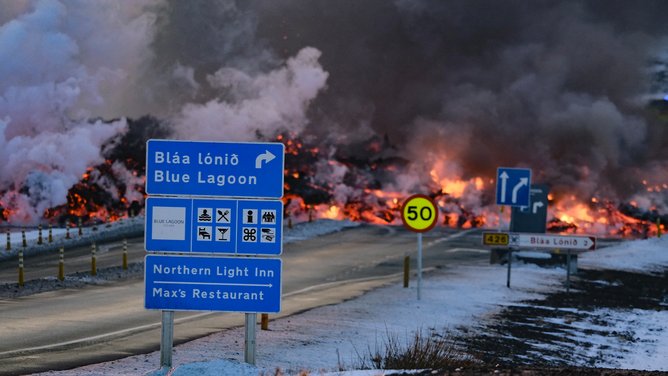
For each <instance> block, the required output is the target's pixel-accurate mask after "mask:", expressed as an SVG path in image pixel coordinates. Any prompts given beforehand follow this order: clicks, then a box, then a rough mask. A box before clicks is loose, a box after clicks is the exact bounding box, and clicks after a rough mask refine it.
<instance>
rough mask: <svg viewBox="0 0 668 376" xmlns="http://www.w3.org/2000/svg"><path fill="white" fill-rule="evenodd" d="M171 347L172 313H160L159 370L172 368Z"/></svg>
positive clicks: (172, 335)
mask: <svg viewBox="0 0 668 376" xmlns="http://www.w3.org/2000/svg"><path fill="white" fill-rule="evenodd" d="M173 345H174V311H162V331H161V335H160V368H163V367H167V368H171V367H172V347H173Z"/></svg>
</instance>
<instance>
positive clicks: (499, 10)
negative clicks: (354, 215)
mask: <svg viewBox="0 0 668 376" xmlns="http://www.w3.org/2000/svg"><path fill="white" fill-rule="evenodd" d="M256 6H257V9H258V12H259V22H258V24H257V25H258V31H257V35H258V37H260V38H265V39H266V40H267V41H269V43H270V44H271V46H272V47H273V48H274V49H275V50H276V51H278V53H279V55H280V56H281V57H287V56H291V55H292V54H294V53H295V51H298V50H299V49H300V48H302V47H304V46H314V47H316V48H318V49H319V50H320V51H322V57H321V58H320V60H319V61H320V62H321V64H322V66H323V69H324V70H325V71H327V72H328V73H329V74H330V77H329V79H328V88H327V90H326V91H325V92H324V93H321V94H320V95H319V96H318V98H317V99H316V101H315V102H314V103H313V105H312V106H311V108H310V120H311V121H310V123H309V131H310V132H312V133H313V134H316V135H319V136H322V137H326V136H327V135H330V134H331V133H335V134H336V135H337V136H338V135H345V136H346V137H350V138H355V137H356V136H357V135H361V136H362V137H365V138H366V137H368V136H369V134H370V133H375V134H378V135H387V136H388V138H389V140H390V142H391V143H392V144H395V145H397V146H399V147H400V149H402V150H403V151H404V153H405V155H406V156H407V157H408V158H409V159H411V160H412V161H413V162H415V163H416V164H420V162H421V160H425V159H428V158H429V154H430V153H433V154H442V155H446V156H447V157H448V159H450V160H453V161H456V162H457V164H458V165H459V168H460V172H461V177H462V178H464V179H470V178H472V177H477V176H481V177H484V178H485V179H486V180H488V179H490V178H493V177H494V175H495V171H496V168H497V167H498V166H510V167H515V166H522V167H531V168H532V170H533V172H534V181H535V182H537V183H547V184H550V185H552V187H553V188H552V192H554V193H555V194H556V195H557V196H560V195H563V194H566V193H568V195H571V194H576V196H577V197H578V198H579V199H581V200H585V201H587V200H590V199H591V197H606V198H610V199H629V198H630V197H631V196H632V195H633V194H635V193H638V192H639V191H641V190H644V187H642V186H639V185H638V184H639V181H642V180H643V179H650V178H651V176H649V175H650V174H649V173H648V171H647V170H648V166H651V165H652V164H656V163H664V162H666V160H667V159H668V155H667V154H666V150H668V149H667V148H666V146H668V144H667V143H668V138H667V137H665V132H666V125H665V123H661V122H658V121H656V119H654V118H652V116H650V115H648V114H647V110H646V109H645V105H646V101H643V100H641V98H642V96H643V95H645V94H648V93H649V92H650V90H651V89H652V84H653V83H652V81H651V79H652V76H651V75H650V74H649V73H648V69H649V64H650V62H651V61H652V60H653V59H656V56H657V55H658V52H659V51H660V50H659V49H658V48H659V47H660V43H661V42H662V41H661V38H663V37H665V36H666V35H668V23H666V22H665V19H667V18H666V17H668V7H666V6H665V3H663V2H661V1H648V2H642V3H635V2H628V1H570V2H564V1H531V2H526V1H504V2H498V1H470V0H462V1H447V2H430V1H419V0H406V1H404V0H397V1H394V2H388V1H363V2H360V1H354V0H350V1H335V2H332V1H326V0H322V1H313V0H301V1H300V0H297V1H295V0H290V1H287V0H285V1H280V0H279V1H276V0H271V1H269V0H267V1H257V2H256ZM664 42H665V40H664ZM663 46H664V52H665V47H666V44H665V43H664V45H663ZM654 89H656V87H654ZM664 90H665V87H664ZM428 178H429V177H428V176H426V179H428ZM490 197H493V196H492V195H490Z"/></svg>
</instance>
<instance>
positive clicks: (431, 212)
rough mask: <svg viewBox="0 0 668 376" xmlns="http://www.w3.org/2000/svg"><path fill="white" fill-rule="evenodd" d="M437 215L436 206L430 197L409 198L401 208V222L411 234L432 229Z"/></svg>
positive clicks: (417, 196)
mask: <svg viewBox="0 0 668 376" xmlns="http://www.w3.org/2000/svg"><path fill="white" fill-rule="evenodd" d="M438 215H439V211H438V206H436V203H435V202H434V200H433V199H432V198H431V197H429V196H425V195H413V196H411V197H409V198H408V199H406V201H405V202H404V205H403V207H402V208H401V220H402V222H403V223H404V226H406V227H408V229H409V230H411V231H413V232H427V231H429V230H431V229H432V228H434V226H436V222H437V221H438Z"/></svg>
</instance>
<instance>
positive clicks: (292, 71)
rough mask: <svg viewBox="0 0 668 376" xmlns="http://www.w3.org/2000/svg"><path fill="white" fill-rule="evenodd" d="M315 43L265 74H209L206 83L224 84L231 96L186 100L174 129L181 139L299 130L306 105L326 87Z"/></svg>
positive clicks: (228, 70)
mask: <svg viewBox="0 0 668 376" xmlns="http://www.w3.org/2000/svg"><path fill="white" fill-rule="evenodd" d="M320 55H321V53H320V51H318V50H317V49H315V48H310V47H307V48H304V49H302V50H301V51H299V53H298V54H297V56H295V57H293V58H290V59H288V60H287V62H286V64H285V66H283V67H281V68H279V69H276V70H274V71H271V72H269V73H266V74H265V73H260V74H256V75H251V74H248V73H246V72H244V71H242V70H240V69H236V68H228V67H225V68H221V69H220V70H218V71H217V72H216V73H215V74H213V75H209V76H207V81H208V84H209V85H210V86H211V87H212V88H215V89H223V90H225V91H227V92H228V96H229V95H230V94H231V95H232V96H233V97H234V100H233V101H231V102H230V101H224V100H221V99H218V98H216V99H212V100H211V101H209V102H206V103H204V104H187V105H185V106H184V107H183V109H182V111H181V113H180V115H178V117H177V118H176V120H175V123H176V125H177V126H176V128H175V130H176V133H177V135H178V136H179V137H181V138H184V139H193V138H194V139H200V140H212V139H214V140H226V141H249V140H254V139H257V136H258V134H259V135H261V136H262V137H263V138H269V139H271V138H273V137H274V136H276V135H278V134H279V133H281V132H284V131H289V132H300V131H302V130H303V129H304V126H305V125H306V109H307V108H308V105H309V103H310V102H311V101H312V100H313V99H314V98H315V97H316V95H317V94H318V92H319V91H320V90H322V89H323V88H324V87H325V82H326V81H327V76H328V74H327V72H325V71H324V70H323V69H322V67H321V66H320V64H319V63H318V58H319V57H320Z"/></svg>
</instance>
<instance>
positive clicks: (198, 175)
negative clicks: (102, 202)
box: [146, 140, 285, 198]
mask: <svg viewBox="0 0 668 376" xmlns="http://www.w3.org/2000/svg"><path fill="white" fill-rule="evenodd" d="M284 155H285V146H284V145H283V144H281V143H278V142H199V141H177V140H148V141H147V143H146V193H148V194H149V195H168V196H210V197H250V198H281V197H283V170H284V160H285V158H284Z"/></svg>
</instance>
